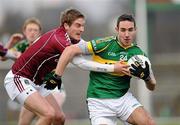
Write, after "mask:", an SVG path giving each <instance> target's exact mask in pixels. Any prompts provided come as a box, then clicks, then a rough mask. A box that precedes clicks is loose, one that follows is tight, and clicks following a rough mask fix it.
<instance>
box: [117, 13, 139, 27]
mask: <svg viewBox="0 0 180 125" xmlns="http://www.w3.org/2000/svg"><path fill="white" fill-rule="evenodd" d="M121 21H130V22H133V23H134V27H136V22H135V19H134V17H133V16H132V15H131V14H123V15H121V16H120V17H119V18H118V20H117V27H119V23H120V22H121Z"/></svg>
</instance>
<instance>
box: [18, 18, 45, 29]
mask: <svg viewBox="0 0 180 125" xmlns="http://www.w3.org/2000/svg"><path fill="white" fill-rule="evenodd" d="M31 23H33V24H36V25H38V27H39V30H40V31H41V30H42V25H41V22H40V20H39V19H37V18H35V17H32V18H28V19H26V20H25V22H24V24H23V27H22V30H23V31H24V30H25V29H26V27H27V25H28V24H31Z"/></svg>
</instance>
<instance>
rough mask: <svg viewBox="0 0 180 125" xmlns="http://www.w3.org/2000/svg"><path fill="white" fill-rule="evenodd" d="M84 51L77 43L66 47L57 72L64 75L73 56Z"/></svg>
mask: <svg viewBox="0 0 180 125" xmlns="http://www.w3.org/2000/svg"><path fill="white" fill-rule="evenodd" d="M82 53H83V52H82V51H81V49H80V48H79V47H78V45H76V44H74V45H71V46H68V47H66V48H65V50H64V51H63V53H62V54H61V56H60V58H59V61H58V64H57V66H56V70H55V74H56V75H58V76H62V75H63V73H64V70H65V68H66V66H67V65H68V63H69V62H70V61H71V60H72V58H73V57H74V56H76V55H79V54H82Z"/></svg>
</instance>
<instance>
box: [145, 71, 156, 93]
mask: <svg viewBox="0 0 180 125" xmlns="http://www.w3.org/2000/svg"><path fill="white" fill-rule="evenodd" d="M145 82H146V87H147V88H148V89H149V90H151V91H153V90H154V89H155V87H156V79H155V76H154V74H153V72H152V70H151V73H150V76H149V79H148V80H147V81H145Z"/></svg>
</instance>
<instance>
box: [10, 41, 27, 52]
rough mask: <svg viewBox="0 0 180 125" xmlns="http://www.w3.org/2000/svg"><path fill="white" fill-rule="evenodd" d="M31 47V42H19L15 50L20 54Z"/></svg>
mask: <svg viewBox="0 0 180 125" xmlns="http://www.w3.org/2000/svg"><path fill="white" fill-rule="evenodd" d="M28 47H29V42H28V41H27V40H26V39H25V40H22V41H20V42H18V43H17V44H16V45H15V46H14V47H13V49H15V50H16V51H18V52H21V53H23V52H24V51H25V50H26V49H27V48H28Z"/></svg>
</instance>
